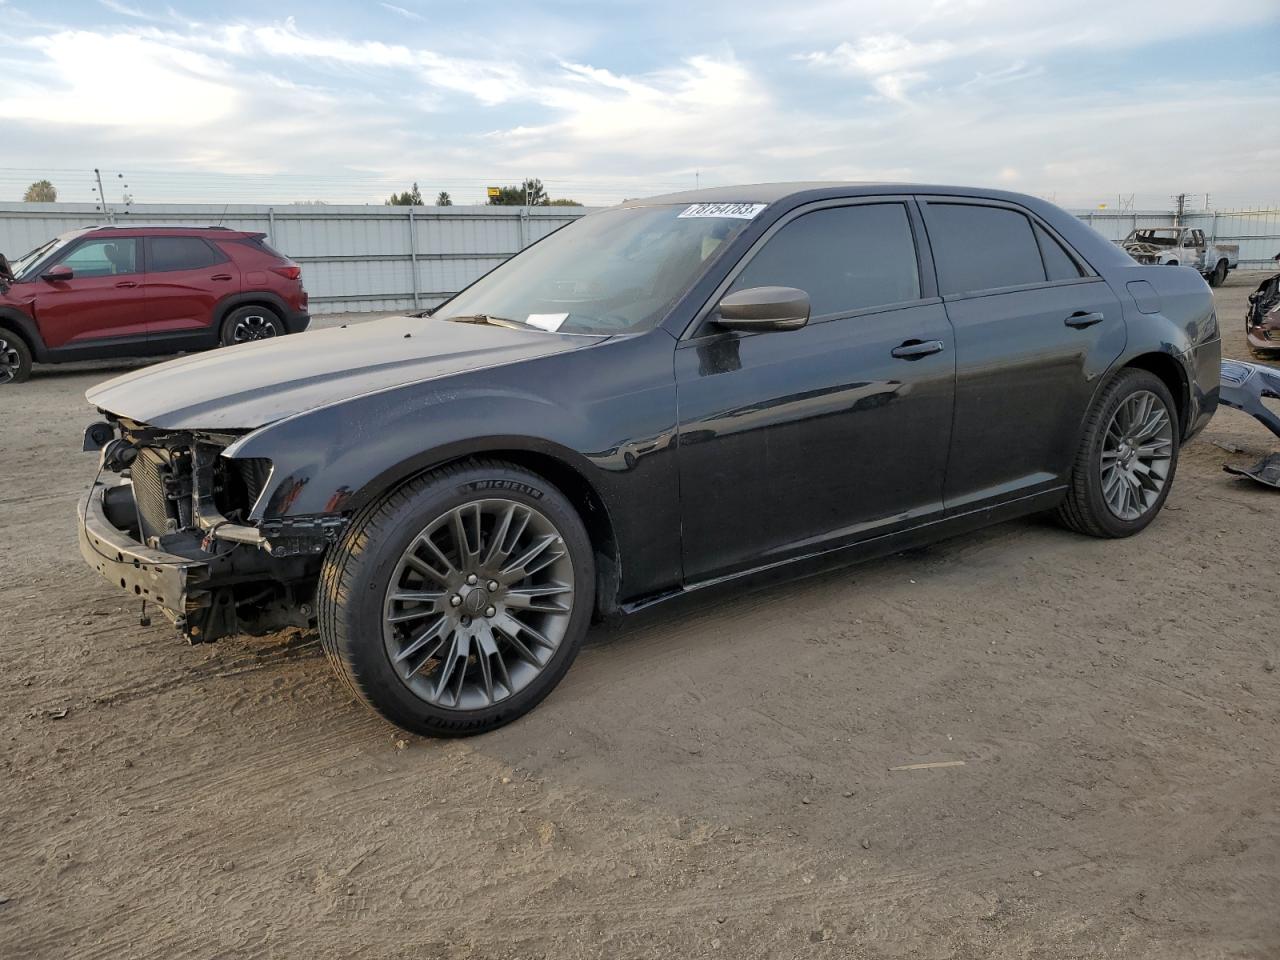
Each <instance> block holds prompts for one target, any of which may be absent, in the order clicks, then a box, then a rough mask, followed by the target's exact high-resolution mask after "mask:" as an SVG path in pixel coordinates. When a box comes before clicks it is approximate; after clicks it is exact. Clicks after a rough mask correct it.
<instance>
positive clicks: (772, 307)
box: [716, 287, 809, 332]
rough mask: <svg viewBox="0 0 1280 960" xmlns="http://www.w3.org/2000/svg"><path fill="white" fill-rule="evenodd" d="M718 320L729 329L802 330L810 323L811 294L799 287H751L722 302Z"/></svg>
mask: <svg viewBox="0 0 1280 960" xmlns="http://www.w3.org/2000/svg"><path fill="white" fill-rule="evenodd" d="M719 309H720V316H719V319H717V320H716V323H718V324H719V325H720V326H721V327H723V328H724V329H726V330H741V331H743V332H752V331H762V330H798V329H799V328H800V327H803V326H804V325H805V324H806V323H808V322H809V294H807V293H805V292H804V291H803V290H797V289H796V288H795V287H751V288H749V289H747V290H737V291H735V292H733V293H731V294H729V295H727V296H726V297H725V298H724V299H723V300H721V301H720V308H719Z"/></svg>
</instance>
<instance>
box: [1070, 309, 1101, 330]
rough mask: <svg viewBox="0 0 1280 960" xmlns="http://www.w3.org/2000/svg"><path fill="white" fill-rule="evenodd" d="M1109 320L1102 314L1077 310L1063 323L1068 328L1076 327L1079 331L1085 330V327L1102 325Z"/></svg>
mask: <svg viewBox="0 0 1280 960" xmlns="http://www.w3.org/2000/svg"><path fill="white" fill-rule="evenodd" d="M1105 319H1107V318H1106V317H1105V316H1104V315H1103V314H1101V313H1085V312H1084V311H1083V310H1077V311H1076V312H1075V313H1073V314H1072V315H1071V316H1069V317H1067V319H1066V320H1064V321H1063V323H1065V324H1066V325H1067V326H1068V327H1075V328H1076V329H1077V330H1083V329H1084V328H1085V327H1092V326H1093V325H1094V324H1095V323H1101V322H1102V321H1103V320H1105Z"/></svg>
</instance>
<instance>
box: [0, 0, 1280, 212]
mask: <svg viewBox="0 0 1280 960" xmlns="http://www.w3.org/2000/svg"><path fill="white" fill-rule="evenodd" d="M3 2H4V0H0V3H3ZM110 2H118V0H110ZM1267 2H1268V4H1269V5H1270V7H1269V8H1270V10H1271V11H1272V12H1271V13H1270V14H1269V16H1270V17H1271V20H1270V21H1268V22H1275V21H1276V19H1277V17H1276V14H1275V12H1274V3H1273V0H1267ZM386 5H387V6H388V7H393V6H395V4H386ZM1115 6H1116V10H1115V11H1113V14H1114V16H1111V15H1108V16H1102V12H1103V11H1106V10H1108V9H1109V8H1108V7H1107V5H1106V4H1104V3H1102V2H1101V0H1075V2H1067V0H1040V3H1038V4H1037V5H1036V7H1035V9H1034V11H1033V12H1028V11H1029V10H1030V8H1029V7H1027V6H1024V5H1021V4H1013V3H1009V2H1000V0H987V2H977V0H949V2H947V0H935V2H934V3H933V5H932V6H931V7H930V9H929V11H928V15H927V16H926V15H923V14H921V13H920V11H919V9H918V8H917V7H916V6H915V5H911V4H898V5H895V6H886V5H884V4H882V3H871V2H865V0H851V2H849V0H841V2H839V3H836V2H824V0H813V2H810V3H807V4H804V5H802V6H795V7H792V8H788V9H787V11H786V13H787V14H788V16H786V17H784V16H782V14H781V13H780V12H779V10H780V8H778V7H777V6H776V5H768V6H761V7H758V8H753V7H752V6H751V5H750V4H749V3H746V2H745V0H738V2H736V3H734V4H733V5H729V4H727V2H726V0H708V2H707V3H706V4H705V5H702V4H700V5H688V4H687V3H676V2H674V0H651V2H650V4H647V5H646V6H645V8H644V11H645V12H644V14H643V15H642V14H641V13H640V12H635V13H634V16H636V17H638V18H640V19H639V20H637V21H636V22H634V23H632V24H630V26H631V28H632V31H631V33H628V24H627V23H625V22H620V23H612V22H611V23H610V24H607V25H606V24H605V22H604V20H603V19H601V20H600V22H599V23H597V24H595V26H594V27H593V29H595V30H596V31H597V32H598V33H599V34H600V36H602V37H606V38H607V40H596V41H592V39H591V31H589V30H588V31H585V32H578V31H574V30H572V29H564V30H562V31H560V34H561V35H560V36H559V37H556V36H554V35H551V34H548V36H551V39H552V41H555V40H558V41H560V42H562V43H563V48H564V49H565V50H568V51H570V52H567V53H562V52H558V51H557V47H556V42H545V43H529V42H527V41H526V39H525V38H524V37H519V36H517V37H515V38H514V39H508V38H506V36H505V35H503V34H502V33H501V31H498V32H496V33H492V34H486V33H485V32H484V27H485V25H486V24H487V19H485V18H481V20H480V21H479V26H477V27H476V32H470V31H469V30H468V29H465V28H463V27H462V26H459V24H458V23H456V22H454V21H453V20H450V19H449V18H450V17H457V16H461V13H458V12H451V13H449V14H443V13H442V15H441V17H440V18H439V22H438V23H437V22H436V20H437V18H436V17H435V15H434V14H433V18H432V20H433V27H438V28H439V29H438V30H437V31H435V33H434V34H433V43H432V45H431V46H423V45H419V44H415V43H412V42H410V41H409V40H407V39H406V38H405V36H403V35H402V34H406V33H408V32H409V31H404V30H401V31H397V30H395V29H394V26H393V29H391V30H389V31H387V32H385V33H384V34H382V35H381V36H380V35H379V34H378V33H376V32H371V30H372V28H370V27H369V25H368V24H362V25H361V28H360V32H359V33H358V34H356V33H355V32H354V31H353V32H352V33H351V34H350V35H348V34H335V33H326V32H323V31H319V30H316V29H309V28H308V27H309V26H310V24H311V21H310V20H308V19H305V18H304V17H303V16H301V15H300V17H299V18H298V19H296V20H295V19H294V18H286V19H282V20H271V21H264V20H253V19H240V20H232V19H225V20H213V21H211V22H207V23H198V24H197V23H189V22H184V21H183V20H181V19H180V17H179V16H178V15H176V14H174V15H171V16H169V17H167V18H165V20H164V21H163V23H161V22H159V21H157V22H152V23H141V22H133V20H136V18H134V17H130V15H129V14H127V13H123V12H120V13H119V16H120V17H128V18H129V19H128V20H121V21H120V22H119V23H117V24H116V25H115V26H112V27H110V28H101V29H89V28H88V27H84V28H80V29H62V28H59V27H49V26H47V25H41V24H37V23H34V22H31V21H26V22H24V23H23V24H22V27H21V29H17V30H11V31H10V34H9V36H7V37H6V38H3V39H0V56H3V57H4V60H5V67H6V82H5V84H4V87H3V89H2V90H0V115H3V116H5V118H6V127H5V146H6V157H8V158H11V159H10V160H9V162H10V163H11V164H12V163H21V164H27V163H30V164H32V165H39V164H47V165H50V166H52V165H67V164H75V165H88V166H93V165H96V164H98V163H114V164H117V165H120V166H124V167H125V168H126V169H128V168H135V169H136V168H139V167H143V168H145V169H151V170H180V169H192V170H203V171H210V172H211V174H215V173H216V174H228V175H232V174H234V175H235V176H237V177H241V178H242V179H241V180H239V181H235V182H236V183H240V184H242V185H243V186H242V187H241V188H240V189H244V190H248V189H249V187H250V186H252V188H253V189H254V190H261V191H263V193H264V194H265V193H267V192H268V191H270V190H271V189H272V183H273V181H271V180H270V179H269V178H270V177H282V176H286V175H289V176H292V175H300V174H301V173H304V172H311V173H315V174H317V175H318V176H322V177H324V179H322V180H317V183H319V184H321V186H323V185H324V184H332V186H331V187H328V188H326V189H331V190H332V191H334V193H333V194H330V196H331V197H332V196H334V194H338V196H337V198H338V199H348V200H350V199H373V200H380V199H381V196H385V193H386V192H389V188H388V189H386V190H384V189H383V188H382V187H381V186H378V187H377V188H376V191H377V192H376V193H375V192H372V191H373V190H374V189H375V188H360V187H358V186H352V184H354V183H357V182H358V181H359V180H360V178H362V177H369V178H373V177H396V178H399V179H403V180H404V181H405V183H407V182H409V181H410V180H411V179H418V180H419V181H420V182H422V183H423V184H424V188H432V189H437V188H438V187H439V186H445V187H447V188H448V189H449V190H450V192H451V193H453V194H454V196H455V198H456V199H458V200H465V199H466V198H467V196H468V194H467V188H466V186H465V185H466V184H471V185H473V186H474V187H475V191H476V194H477V195H478V193H479V190H480V187H482V186H483V184H484V183H485V182H486V181H487V182H513V181H514V180H518V179H520V178H521V177H522V176H526V175H527V176H540V177H542V178H543V180H544V181H546V182H548V183H549V184H558V185H559V186H557V187H553V192H555V193H569V194H571V195H574V196H576V197H577V198H578V199H583V200H604V201H610V200H616V199H619V198H620V197H622V196H640V195H644V194H646V193H656V192H662V191H665V190H667V189H670V188H672V187H675V186H679V185H688V186H692V184H693V179H694V175H695V171H697V172H698V173H699V175H700V176H701V180H702V182H703V183H704V184H705V183H709V182H710V183H714V182H719V183H725V182H743V181H757V180H769V179H807V178H815V179H816V178H834V179H890V180H910V179H915V180H922V181H935V182H936V181H942V182H948V181H949V182H973V183H1016V185H1017V186H1018V187H1019V188H1020V189H1024V190H1028V191H1031V192H1040V193H1057V194H1058V195H1059V197H1060V198H1064V197H1066V196H1067V195H1068V193H1069V192H1071V191H1076V192H1078V193H1079V194H1080V195H1081V196H1082V197H1083V198H1084V199H1088V197H1087V196H1085V195H1086V194H1088V192H1089V191H1098V192H1099V193H1100V194H1101V195H1102V196H1108V195H1111V194H1114V193H1116V192H1120V191H1123V192H1126V193H1128V192H1132V191H1134V190H1135V189H1138V190H1144V189H1145V190H1149V191H1150V192H1151V193H1152V194H1153V195H1156V196H1159V195H1162V194H1164V193H1166V192H1176V190H1178V189H1198V190H1202V191H1203V190H1212V191H1215V192H1216V191H1217V190H1221V189H1223V187H1222V185H1224V184H1230V185H1232V186H1234V187H1236V189H1238V190H1242V189H1256V190H1257V191H1259V192H1261V191H1264V190H1268V191H1272V192H1275V190H1274V184H1275V175H1274V169H1275V162H1276V160H1277V159H1280V158H1277V156H1276V151H1275V150H1274V149H1272V150H1266V149H1252V148H1250V149H1240V148H1239V147H1240V145H1241V144H1255V143H1256V142H1257V141H1258V135H1257V133H1256V129H1255V128H1256V124H1257V119H1256V118H1257V117H1258V116H1262V115H1274V113H1275V109H1276V107H1277V106H1278V105H1280V76H1277V75H1276V74H1275V73H1274V72H1272V73H1270V74H1268V73H1266V72H1265V70H1266V69H1268V68H1266V67H1265V66H1260V67H1259V68H1258V69H1257V70H1256V71H1253V72H1252V75H1250V74H1249V72H1248V71H1245V72H1242V73H1240V74H1238V75H1236V74H1233V75H1232V76H1231V77H1230V78H1229V79H1221V80H1218V79H1214V78H1215V77H1216V76H1219V75H1222V76H1225V75H1223V74H1220V72H1213V71H1210V72H1207V73H1204V72H1202V74H1201V75H1192V74H1188V73H1187V72H1186V71H1185V69H1183V67H1184V66H1185V63H1186V61H1185V60H1183V59H1178V58H1172V59H1166V58H1163V57H1152V58H1150V59H1148V60H1146V61H1143V68H1142V69H1138V68H1136V67H1135V66H1132V64H1134V63H1136V61H1134V59H1133V57H1134V53H1133V52H1132V51H1130V52H1123V53H1122V52H1120V51H1129V48H1133V49H1134V50H1140V49H1141V48H1142V46H1143V44H1145V43H1148V42H1149V41H1148V40H1146V39H1145V37H1146V36H1148V35H1151V34H1155V35H1158V36H1161V37H1172V36H1178V37H1186V36H1196V35H1197V32H1199V33H1200V34H1204V31H1206V30H1207V29H1208V28H1207V27H1206V23H1207V22H1208V21H1207V20H1206V15H1205V14H1203V13H1202V12H1198V9H1197V8H1194V7H1193V6H1192V5H1191V4H1190V3H1187V2H1185V0H1168V6H1167V9H1168V11H1169V16H1168V17H1164V16H1161V17H1159V18H1155V21H1154V22H1153V23H1152V24H1151V25H1150V27H1149V29H1148V30H1147V31H1146V33H1144V31H1143V30H1142V29H1137V28H1135V23H1136V19H1137V17H1136V14H1133V13H1132V12H1131V11H1130V8H1129V6H1128V5H1115ZM1138 6H1143V5H1141V4H1139V5H1138ZM1264 6H1265V5H1262V4H1259V3H1257V2H1256V0H1238V7H1236V8H1233V21H1232V22H1233V23H1235V22H1237V21H1238V22H1240V23H1252V22H1255V21H1256V22H1263V21H1262V20H1260V19H1259V18H1264ZM651 7H655V8H656V10H651V9H650V8H651ZM9 9H13V8H12V7H10V8H9ZM130 9H132V8H130ZM402 9H408V8H402ZM442 9H443V8H442ZM392 12H395V11H392ZM409 12H411V13H412V12H413V11H412V10H410V11H409ZM650 14H652V17H650ZM677 14H678V15H679V16H680V17H681V20H680V23H681V29H680V30H679V31H665V32H664V30H663V28H661V27H653V26H652V24H653V23H658V22H666V21H667V20H668V19H670V17H671V16H675V15H677ZM729 14H733V16H729ZM615 15H616V16H622V15H623V14H620V13H618V14H615ZM308 16H309V15H308ZM477 16H478V15H477ZM602 16H603V15H602ZM15 19H16V18H11V20H15ZM1148 19H1152V18H1150V17H1149V15H1148ZM716 24H720V25H721V27H717V28H716V29H717V30H719V32H718V33H716V35H717V36H718V37H722V38H723V39H718V40H717V41H716V42H715V43H712V44H707V43H703V42H701V41H698V40H694V39H690V37H700V36H705V35H708V34H709V33H711V32H712V31H711V27H713V26H715V25H716ZM402 26H404V25H402ZM605 26H608V27H609V29H605ZM640 27H643V28H644V29H646V30H652V31H653V32H652V35H651V36H650V39H652V40H653V42H652V43H648V44H639V43H631V42H630V41H629V40H626V39H624V40H623V41H621V42H624V43H626V44H627V46H626V48H625V49H622V48H621V47H620V46H619V43H620V41H619V40H618V39H617V38H618V37H624V38H626V37H630V36H632V35H633V34H634V30H635V29H639V28H640ZM1217 29H1222V28H1221V26H1220V25H1219V26H1218V27H1217ZM517 33H518V31H517ZM477 37H480V38H483V39H485V41H486V42H484V43H477V42H475V41H476V39H477ZM1200 42H1201V43H1202V44H1207V45H1208V46H1207V47H1206V48H1205V49H1209V50H1212V48H1213V43H1214V40H1213V38H1212V37H1208V38H1206V37H1204V36H1201V38H1200ZM1220 45H1221V43H1220V42H1219V46H1220ZM1099 51H1101V52H1099ZM1106 71H1110V72H1109V73H1106ZM1099 74H1104V77H1103V80H1102V81H1095V82H1090V81H1091V78H1092V77H1093V76H1095V75H1099ZM104 77H107V78H110V82H109V83H104V82H103V78H104ZM122 90H123V91H139V90H141V91H146V96H145V97H143V98H138V97H136V96H132V95H128V96H125V95H121V93H120V91H122ZM1187 116H1194V117H1195V118H1196V124H1197V133H1196V139H1197V142H1198V143H1199V144H1203V145H1205V146H1204V148H1203V149H1197V150H1196V151H1185V150H1178V149H1170V148H1171V147H1173V146H1175V145H1178V144H1181V143H1182V142H1183V141H1184V139H1185V131H1186V117H1187ZM1152 155H1160V156H1162V157H1163V158H1164V160H1163V161H1162V162H1161V164H1159V165H1156V167H1154V168H1153V167H1152V165H1151V164H1150V163H1149V158H1150V156H1152ZM335 171H339V172H335ZM341 171H346V172H347V173H348V174H349V178H348V179H345V180H344V178H343V177H342V176H341V174H340V172H341ZM135 180H137V178H135V179H134V180H131V181H130V182H131V183H134V185H135V187H136V188H138V189H140V190H144V189H146V187H145V186H143V185H140V184H139V183H135ZM153 182H154V183H155V184H156V185H157V186H156V189H159V186H158V185H159V184H161V182H162V181H161V180H159V179H157V180H155V181H153ZM279 182H281V181H275V183H276V184H277V188H278V189H280V190H282V191H283V190H285V189H288V190H289V191H290V192H289V193H287V195H288V196H295V195H297V192H296V191H295V190H293V189H292V188H283V187H278V184H279ZM285 182H288V181H285ZM210 183H212V184H215V185H216V184H221V185H224V186H226V189H231V185H232V183H233V182H232V181H231V180H211V181H210ZM433 184H434V185H435V186H433ZM175 189H176V188H175ZM320 189H321V187H317V188H316V191H317V192H316V195H317V196H319V195H322V194H321V193H320ZM360 189H367V190H369V191H370V195H368V196H366V195H364V194H358V193H357V194H355V195H353V192H352V191H356V190H360ZM397 189H399V187H397ZM344 190H345V191H347V192H346V193H341V191H344ZM243 196H244V194H241V195H239V196H236V197H233V196H230V195H228V196H226V197H225V199H239V198H242V197H243ZM253 196H254V197H257V196H262V194H253ZM279 196H280V195H279V194H277V195H276V196H275V197H271V196H265V197H264V199H279ZM157 198H159V197H157ZM194 198H195V197H192V196H190V195H188V196H185V197H184V199H194ZM209 199H214V200H217V199H223V197H222V196H221V195H220V194H218V193H217V189H216V188H215V187H213V186H211V187H210V190H209ZM1260 199H1272V197H1271V196H1270V195H1263V196H1260Z"/></svg>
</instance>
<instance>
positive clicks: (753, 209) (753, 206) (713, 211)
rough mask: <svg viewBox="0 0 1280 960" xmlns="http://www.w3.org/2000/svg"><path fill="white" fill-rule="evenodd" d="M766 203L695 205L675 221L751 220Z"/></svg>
mask: <svg viewBox="0 0 1280 960" xmlns="http://www.w3.org/2000/svg"><path fill="white" fill-rule="evenodd" d="M767 206H768V204H767V203H695V204H693V205H691V206H690V207H688V208H687V209H686V210H685V211H684V213H682V214H680V216H679V217H677V218H676V219H678V220H682V219H684V218H685V217H732V218H734V219H735V220H751V219H752V218H754V217H755V215H756V214H758V213H759V212H760V211H761V210H763V209H764V208H765V207H767Z"/></svg>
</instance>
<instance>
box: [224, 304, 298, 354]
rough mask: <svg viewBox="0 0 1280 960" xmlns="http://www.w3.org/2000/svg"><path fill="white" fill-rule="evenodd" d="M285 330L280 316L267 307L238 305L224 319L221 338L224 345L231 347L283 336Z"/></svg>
mask: <svg viewBox="0 0 1280 960" xmlns="http://www.w3.org/2000/svg"><path fill="white" fill-rule="evenodd" d="M284 332H285V330H284V324H283V323H281V322H280V318H279V317H277V316H276V315H275V313H273V312H272V311H270V310H268V309H267V308H266V307H256V306H251V307H237V308H236V309H234V310H232V311H231V312H230V313H229V314H227V318H226V319H225V320H223V321H222V336H221V340H222V345H223V346H224V347H230V346H233V345H235V344H237V343H252V342H253V341H254V340H271V339H272V338H274V337H282V336H284Z"/></svg>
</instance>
